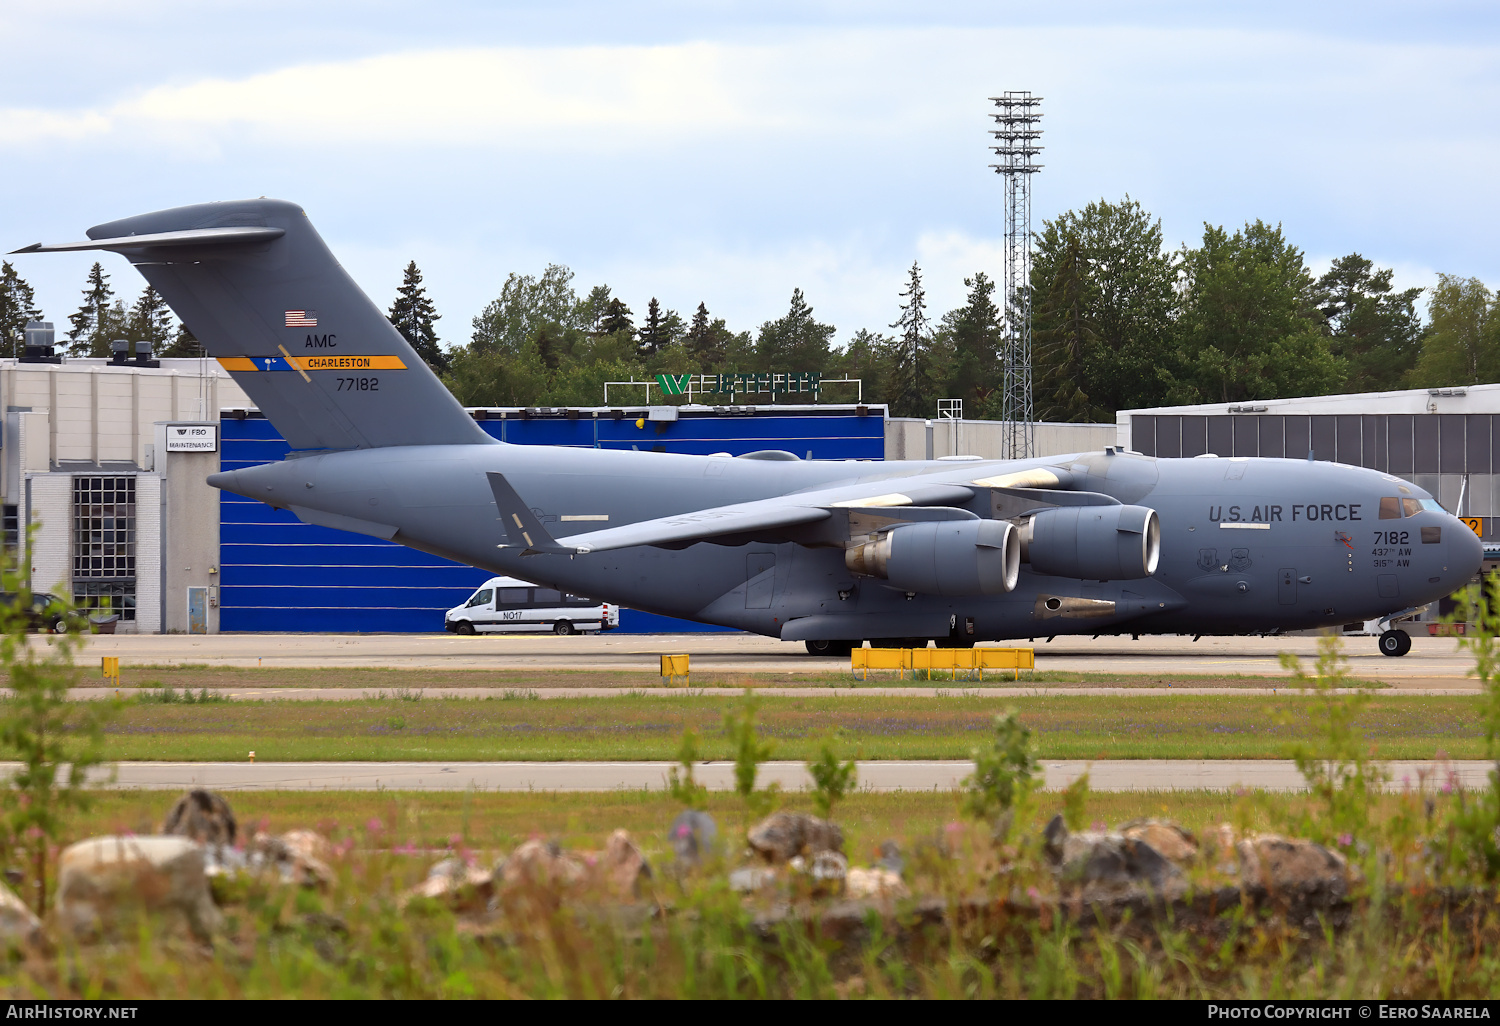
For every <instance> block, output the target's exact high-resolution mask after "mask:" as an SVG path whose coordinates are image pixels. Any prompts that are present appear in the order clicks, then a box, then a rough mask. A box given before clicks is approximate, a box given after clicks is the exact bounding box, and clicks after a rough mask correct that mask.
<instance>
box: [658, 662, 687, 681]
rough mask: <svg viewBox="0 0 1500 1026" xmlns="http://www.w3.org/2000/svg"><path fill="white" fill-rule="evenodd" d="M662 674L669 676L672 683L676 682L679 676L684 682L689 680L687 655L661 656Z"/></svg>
mask: <svg viewBox="0 0 1500 1026" xmlns="http://www.w3.org/2000/svg"><path fill="white" fill-rule="evenodd" d="M661 675H662V676H663V677H666V678H668V682H669V683H670V684H676V683H677V678H678V677H681V678H682V682H683V683H684V684H686V683H687V682H688V657H687V656H686V655H664V656H662V657H661Z"/></svg>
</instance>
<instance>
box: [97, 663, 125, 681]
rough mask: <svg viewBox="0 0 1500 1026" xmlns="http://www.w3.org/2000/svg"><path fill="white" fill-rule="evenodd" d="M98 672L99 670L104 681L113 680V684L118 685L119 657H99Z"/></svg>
mask: <svg viewBox="0 0 1500 1026" xmlns="http://www.w3.org/2000/svg"><path fill="white" fill-rule="evenodd" d="M99 670H100V674H101V676H103V677H104V679H105V680H111V679H112V680H114V682H115V683H116V684H119V682H120V657H119V656H101V657H100V658H99Z"/></svg>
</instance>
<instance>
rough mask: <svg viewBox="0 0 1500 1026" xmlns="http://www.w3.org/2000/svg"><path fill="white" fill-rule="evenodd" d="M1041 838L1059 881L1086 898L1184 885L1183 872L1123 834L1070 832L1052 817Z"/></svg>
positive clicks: (1141, 841)
mask: <svg viewBox="0 0 1500 1026" xmlns="http://www.w3.org/2000/svg"><path fill="white" fill-rule="evenodd" d="M1043 836H1044V838H1045V840H1046V847H1045V849H1044V850H1045V853H1046V856H1047V859H1048V861H1049V862H1051V863H1052V865H1053V867H1054V870H1055V872H1056V873H1057V875H1058V877H1059V879H1060V880H1061V881H1062V882H1063V884H1064V885H1065V886H1072V887H1074V888H1080V889H1082V890H1083V891H1084V892H1085V896H1090V897H1092V896H1102V895H1104V894H1119V893H1121V892H1130V891H1135V890H1140V889H1142V888H1147V889H1149V890H1150V891H1151V892H1153V893H1156V894H1161V893H1165V892H1166V891H1168V890H1169V889H1176V888H1177V887H1179V886H1180V885H1181V884H1182V883H1183V875H1182V870H1181V869H1179V868H1178V867H1177V866H1176V865H1174V864H1173V863H1172V862H1171V861H1169V860H1168V859H1167V858H1166V857H1165V856H1164V855H1162V853H1161V852H1159V851H1157V850H1156V849H1155V848H1154V847H1152V846H1151V845H1150V844H1149V843H1147V842H1146V841H1143V840H1138V839H1136V838H1133V837H1126V836H1124V835H1123V834H1106V833H1095V832H1093V831H1083V832H1080V833H1076V834H1074V833H1069V831H1068V828H1067V825H1066V824H1065V823H1063V818H1062V817H1061V816H1054V817H1053V818H1052V821H1051V822H1050V823H1048V824H1047V828H1046V831H1045V832H1044V835H1043Z"/></svg>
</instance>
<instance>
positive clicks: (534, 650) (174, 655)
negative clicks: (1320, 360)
mask: <svg viewBox="0 0 1500 1026" xmlns="http://www.w3.org/2000/svg"><path fill="white" fill-rule="evenodd" d="M1317 641H1318V639H1316V638H1313V637H1281V638H1209V637H1205V638H1202V639H1200V640H1198V641H1194V640H1193V639H1192V638H1191V637H1142V638H1141V639H1140V640H1138V641H1133V640H1131V639H1130V638H1129V637H1128V636H1127V637H1113V636H1111V637H1101V638H1097V639H1092V638H1087V637H1074V638H1064V637H1059V638H1056V639H1055V640H1053V641H1051V642H1048V641H1047V640H1046V639H1045V638H1038V639H1037V640H1036V641H1035V642H1034V643H1032V642H1026V641H1021V642H1014V643H1008V644H1020V645H1027V646H1028V647H1033V648H1034V649H1035V651H1036V665H1037V669H1038V670H1039V671H1042V672H1046V671H1055V672H1071V673H1091V674H1118V675H1121V676H1136V675H1142V674H1172V675H1194V676H1203V677H1227V676H1232V675H1246V676H1253V677H1266V678H1283V677H1285V676H1287V671H1286V670H1285V669H1284V668H1283V667H1282V666H1281V663H1280V653H1282V652H1292V653H1294V654H1296V655H1297V656H1299V657H1300V658H1301V659H1302V660H1303V663H1304V665H1307V666H1309V667H1310V665H1311V662H1312V660H1313V659H1314V658H1316V654H1317ZM1412 641H1413V643H1412V650H1411V653H1410V654H1409V655H1406V656H1403V657H1400V658H1395V659H1391V658H1387V657H1385V656H1382V655H1380V654H1379V652H1378V651H1377V650H1376V648H1375V639H1374V638H1349V639H1346V640H1345V641H1344V652H1345V654H1346V656H1347V657H1348V663H1349V672H1350V673H1351V674H1352V675H1354V676H1356V677H1362V678H1365V679H1371V680H1379V681H1382V682H1384V683H1385V684H1386V685H1388V686H1389V687H1393V688H1400V689H1418V690H1429V689H1443V690H1447V689H1459V690H1472V689H1475V688H1477V683H1476V681H1475V680H1474V678H1473V677H1471V676H1469V671H1470V670H1471V668H1472V666H1473V662H1472V660H1471V659H1470V658H1469V657H1468V656H1467V655H1466V654H1465V653H1464V652H1462V651H1461V650H1460V649H1459V648H1458V644H1457V641H1456V640H1455V639H1452V638H1429V637H1425V636H1420V637H1414V638H1413V639H1412ZM42 642H43V639H37V643H42ZM667 653H686V654H688V655H689V656H690V657H691V664H692V669H693V670H694V671H695V672H699V673H702V672H711V673H726V672H728V673H756V674H785V675H787V676H788V677H790V678H793V680H789V681H788V684H794V679H795V678H796V677H797V676H799V675H804V674H825V675H826V674H829V673H837V672H840V671H842V672H845V673H847V672H848V669H849V662H848V660H847V659H830V658H816V657H813V656H809V655H808V654H807V653H806V652H805V651H804V650H803V647H802V645H801V644H800V643H795V642H783V641H777V640H775V639H773V638H762V637H758V636H755V635H749V634H709V633H703V634H668V635H660V634H635V635H628V634H617V633H612V634H602V635H591V636H573V637H556V636H553V635H480V636H476V637H458V636H455V635H449V634H364V635H336V634H218V635H127V634H117V635H98V636H95V637H92V638H90V639H89V641H88V644H87V646H86V647H85V649H84V652H83V654H82V656H81V661H82V662H83V663H85V664H92V663H94V662H95V661H96V660H97V659H98V657H100V656H118V657H119V658H120V661H121V663H122V664H123V665H125V666H188V665H200V666H208V667H262V668H317V667H330V668H332V667H346V668H350V667H368V668H390V669H423V670H434V669H436V670H442V669H454V670H495V671H524V670H537V671H548V672H557V671H567V670H595V671H600V670H626V671H636V672H641V671H647V672H655V671H656V670H657V669H658V668H659V659H660V657H661V656H662V655H663V654H667ZM761 683H765V682H764V681H763V680H762V681H761ZM880 683H890V682H889V681H882V682H880ZM922 683H923V684H926V682H925V681H923V682H922ZM1096 683H1099V684H1107V683H1108V682H1107V681H1102V680H1101V681H1098V682H1096ZM497 686H499V685H498V684H497ZM506 686H514V682H513V681H512V682H509V683H508V684H507V685H506ZM1268 686H1277V685H1269V684H1268Z"/></svg>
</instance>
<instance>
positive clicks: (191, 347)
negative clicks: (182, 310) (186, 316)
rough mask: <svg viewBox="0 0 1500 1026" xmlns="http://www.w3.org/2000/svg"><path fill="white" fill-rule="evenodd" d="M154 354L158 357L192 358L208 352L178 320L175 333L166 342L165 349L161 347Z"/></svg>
mask: <svg viewBox="0 0 1500 1026" xmlns="http://www.w3.org/2000/svg"><path fill="white" fill-rule="evenodd" d="M156 355H157V356H158V357H176V358H186V359H193V358H196V357H201V356H207V355H208V354H207V352H206V351H205V350H204V348H203V343H202V342H199V341H198V339H197V338H195V337H194V336H193V333H192V332H191V331H189V330H188V326H187V325H186V324H182V323H181V322H179V323H178V325H177V333H176V334H175V335H173V336H172V341H171V342H170V343H168V344H167V347H166V348H165V349H163V350H162V351H161V352H159V353H157V354H156Z"/></svg>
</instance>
